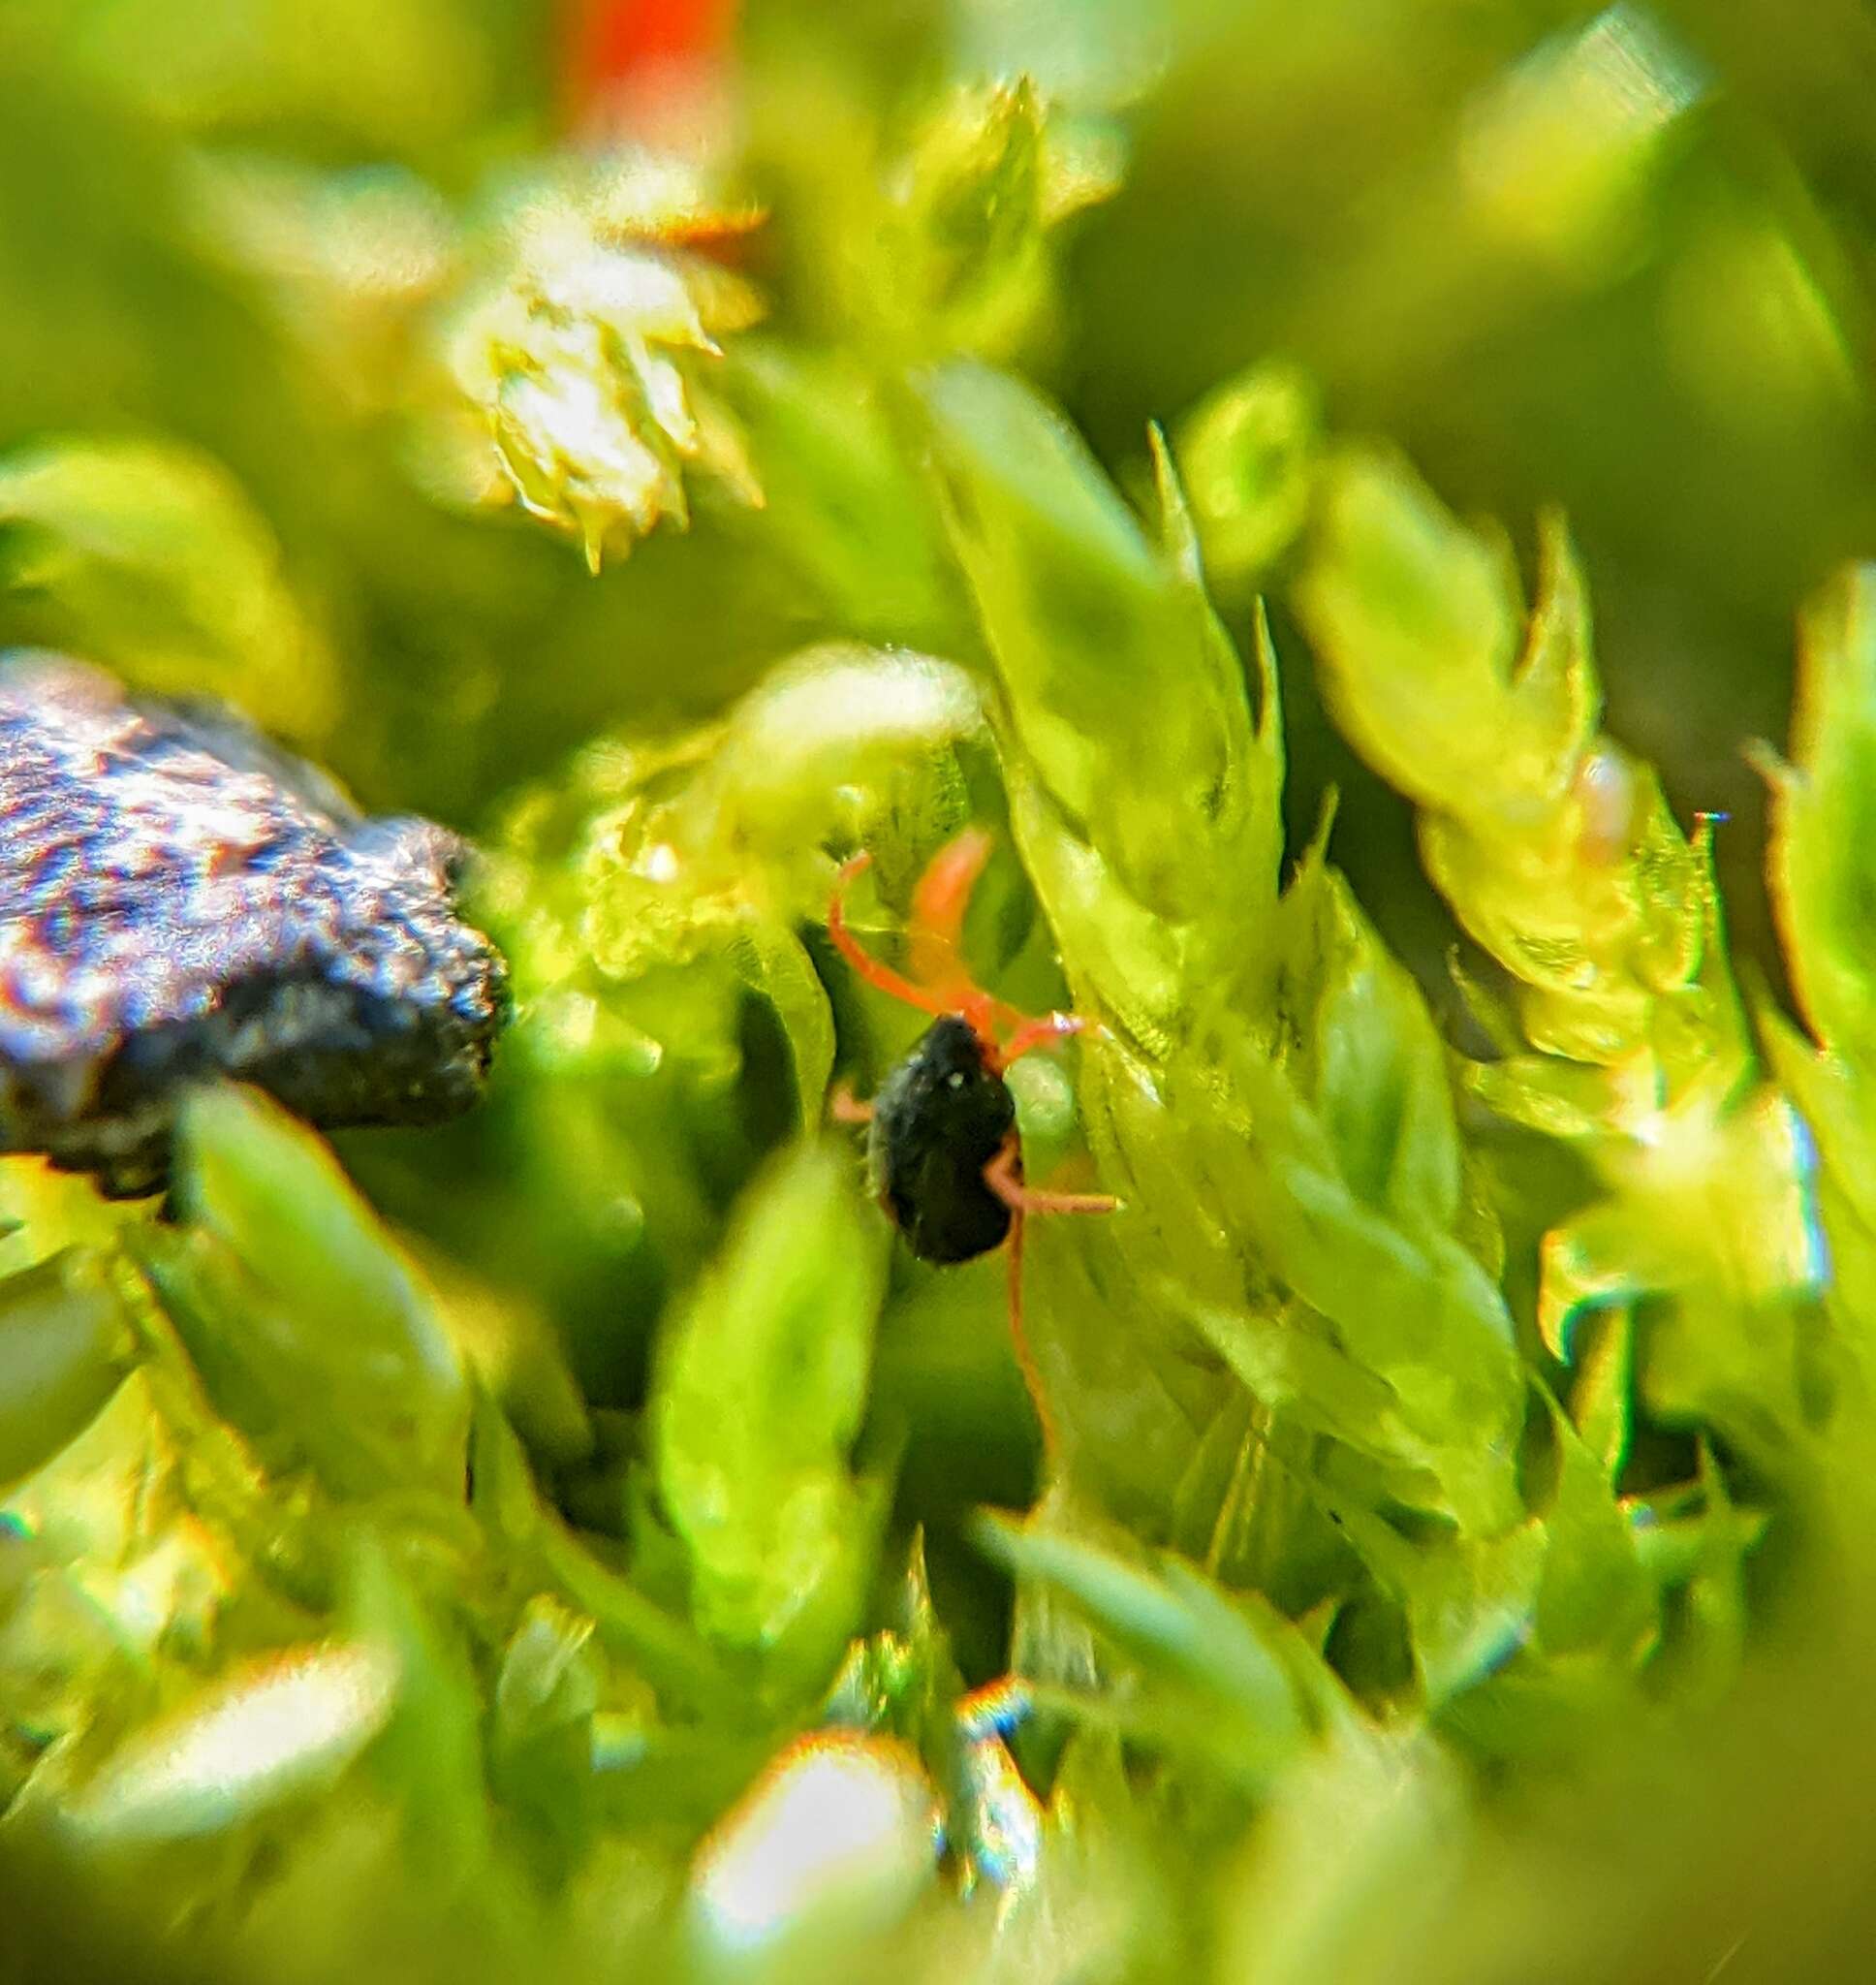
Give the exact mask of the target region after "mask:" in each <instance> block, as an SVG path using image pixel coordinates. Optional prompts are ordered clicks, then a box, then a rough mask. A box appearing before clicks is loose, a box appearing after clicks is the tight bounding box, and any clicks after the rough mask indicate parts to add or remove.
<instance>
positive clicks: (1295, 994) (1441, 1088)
mask: <svg viewBox="0 0 1876 1985" xmlns="http://www.w3.org/2000/svg"><path fill="white" fill-rule="evenodd" d="M1312 913H1313V914H1312ZM1280 917H1281V923H1282V925H1283V927H1285V928H1286V929H1288V930H1289V931H1290V932H1292V933H1293V934H1292V936H1291V939H1290V942H1289V943H1288V944H1287V945H1284V947H1283V948H1284V954H1285V959H1284V969H1285V972H1286V976H1287V977H1288V978H1289V979H1291V980H1293V981H1294V982H1296V984H1295V989H1294V990H1292V991H1290V992H1289V993H1288V996H1287V1001H1286V1003H1287V1004H1289V1005H1290V1006H1291V1007H1292V1009H1293V1010H1295V1011H1297V1017H1298V1024H1300V1025H1301V1026H1302V1027H1303V1028H1304V1029H1305V1030H1306V1032H1305V1039H1306V1046H1307V1051H1308V1062H1307V1073H1306V1076H1305V1080H1306V1081H1308V1083H1309V1085H1310V1087H1311V1088H1312V1090H1313V1101H1314V1104H1315V1108H1316V1112H1317V1114H1318V1116H1319V1117H1320V1118H1321V1119H1322V1122H1323V1126H1324V1128H1325V1129H1326V1130H1327V1132H1328V1134H1329V1139H1330V1142H1331V1143H1332V1145H1333V1147H1334V1150H1335V1157H1336V1163H1337V1166H1338V1169H1339V1170H1340V1172H1341V1174H1342V1176H1343V1178H1344V1179H1345V1180H1346V1181H1347V1182H1348V1183H1349V1185H1350V1187H1351V1188H1352V1189H1353V1190H1354V1191H1355V1193H1356V1194H1357V1195H1358V1196H1359V1197H1360V1198H1361V1199H1363V1200H1365V1201H1366V1202H1367V1203H1368V1204H1369V1205H1371V1206H1374V1207H1376V1208H1378V1209H1380V1210H1382V1211H1384V1212H1386V1213H1389V1214H1391V1216H1392V1217H1393V1218H1394V1219H1396V1220H1398V1221H1399V1222H1400V1224H1401V1225H1402V1226H1403V1227H1405V1228H1407V1229H1408V1230H1409V1231H1423V1232H1428V1233H1444V1232H1450V1231H1451V1229H1452V1227H1453V1224H1454V1217H1455V1215H1456V1213H1457V1211H1458V1204H1459V1139H1458V1131H1457V1129H1456V1127H1455V1125H1454V1119H1453V1099H1452V1092H1451V1090H1450V1088H1449V1087H1448V1083H1447V1071H1446V1053H1445V1049H1444V1047H1443V1045H1442V1043H1441V1041H1440V1038H1439V1035H1438V1033H1437V1031H1436V1030H1435V1028H1434V1025H1433V1022H1432V1017H1431V1015H1430V1014H1429V1013H1428V1012H1427V1010H1426V1003H1425V1000H1424V999H1423V996H1422V994H1421V992H1420V989H1419V988H1418V987H1417V986H1416V985H1415V983H1414V981H1413V978H1412V976H1411V975H1410V974H1409V973H1408V972H1407V971H1406V970H1405V968H1404V967H1403V966H1401V965H1400V964H1399V963H1397V962H1396V961H1394V960H1393V959H1391V958H1390V957H1389V956H1388V955H1387V953H1386V952H1384V951H1383V949H1382V947H1381V942H1380V939H1379V938H1378V937H1377V936H1376V935H1375V932H1374V929H1373V927H1372V926H1371V925H1370V924H1369V923H1368V921H1367V919H1366V918H1365V917H1364V916H1362V914H1361V912H1360V908H1359V907H1358V906H1357V904H1356V901H1355V898H1354V897H1353V895H1352V894H1351V893H1350V891H1349V889H1348V886H1347V884H1346V883H1345V882H1344V881H1343V880H1342V878H1341V877H1340V876H1339V875H1337V874H1335V873H1334V872H1333V871H1332V870H1331V869H1329V868H1328V867H1327V866H1325V865H1324V864H1322V863H1321V862H1320V860H1312V861H1309V862H1307V863H1306V864H1305V866H1304V868H1303V872H1302V874H1301V875H1300V877H1299V878H1298V881H1297V882H1296V883H1295V884H1293V885H1292V887H1291V889H1290V891H1289V893H1288V894H1287V896H1286V897H1285V898H1284V904H1283V909H1282V911H1281V913H1280ZM1279 943H1280V944H1281V943H1282V939H1281V938H1280V939H1279Z"/></svg>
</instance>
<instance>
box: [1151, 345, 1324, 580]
mask: <svg viewBox="0 0 1876 1985" xmlns="http://www.w3.org/2000/svg"><path fill="white" fill-rule="evenodd" d="M1321 425H1322V413H1321V408H1320V405H1319V402H1318V396H1317V394H1316V390H1315V387H1314V385H1313V383H1312V382H1311V381H1310V379H1309V378H1308V377H1307V375H1306V374H1304V373H1303V372H1302V371H1301V370H1300V369H1299V368H1298V367H1297V366H1296V365H1293V364H1291V363H1289V362H1286V361H1283V360H1267V361H1266V362H1264V363H1263V364H1260V365H1253V366H1252V367H1251V368H1250V369H1249V370H1248V371H1245V372H1240V373H1238V374H1237V375H1236V376H1235V377H1234V378H1231V379H1228V380H1226V381H1225V382H1224V383H1223V384H1222V385H1220V386H1216V387H1214V388H1213V389H1212V390H1211V392H1210V393H1208V394H1206V395H1205V396H1204V399H1202V400H1201V401H1200V402H1199V404H1198V405H1197V406H1195V407H1194V408H1192V410H1191V411H1190V412H1189V413H1187V414H1186V415H1184V416H1183V418H1182V419H1181V420H1180V422H1179V424H1178V426H1177V428H1176V429H1175V431H1174V434H1173V442H1174V447H1175V450H1176V453H1177V456H1178V461H1179V469H1180V473H1181V475H1182V476H1183V477H1184V480H1185V484H1186V487H1187V488H1189V489H1190V490H1191V491H1192V508H1193V511H1194V513H1195V515H1196V516H1197V518H1198V520H1199V531H1200V535H1201V537H1202V538H1203V540H1204V548H1205V558H1206V562H1207V563H1208V564H1209V565H1210V567H1211V569H1212V570H1213V572H1214V573H1216V574H1217V576H1218V578H1219V580H1220V581H1221V582H1222V583H1225V584H1227V585H1231V584H1240V583H1246V582H1250V581H1253V580H1255V578H1256V577H1257V576H1258V575H1260V574H1261V573H1263V572H1265V571H1266V570H1267V569H1268V568H1269V567H1270V566H1271V565H1273V564H1274V563H1275V562H1276V561H1277V560H1278V559H1279V558H1281V557H1282V556H1283V554H1284V553H1285V552H1286V551H1289V549H1290V547H1291V546H1292V544H1294V543H1295V541H1296V539H1297V538H1298V535H1299V534H1300V532H1301V530H1302V528H1303V525H1304V523H1305V521H1306V520H1307V519H1308V516H1309V508H1310V504H1311V501H1312V499H1313V496H1314V493H1315V471H1316V465H1317V458H1318V455H1319V452H1320V449H1321V446H1322V438H1321Z"/></svg>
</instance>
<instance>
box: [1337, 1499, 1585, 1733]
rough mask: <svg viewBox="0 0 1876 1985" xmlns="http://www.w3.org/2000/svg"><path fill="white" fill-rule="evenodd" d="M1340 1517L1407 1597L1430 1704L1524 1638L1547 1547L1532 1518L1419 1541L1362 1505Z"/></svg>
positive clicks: (1467, 1683) (1478, 1676)
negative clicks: (1485, 1532)
mask: <svg viewBox="0 0 1876 1985" xmlns="http://www.w3.org/2000/svg"><path fill="white" fill-rule="evenodd" d="M1343 1521H1344V1522H1345V1523H1346V1524H1347V1525H1348V1528H1349V1530H1350V1534H1351V1537H1352V1539H1353V1541H1354V1543H1355V1545H1356V1548H1357V1549H1358V1550H1360V1553H1361V1555H1362V1556H1363V1558H1365V1559H1366V1560H1367V1561H1368V1563H1369V1565H1370V1566H1371V1567H1374V1568H1376V1569H1377V1571H1378V1572H1380V1573H1381V1575H1382V1576H1383V1579H1384V1583H1386V1584H1388V1585H1390V1586H1391V1588H1392V1590H1393V1591H1395V1592H1396V1594H1397V1595H1398V1596H1399V1597H1400V1598H1401V1599H1402V1600H1403V1601H1404V1602H1405V1604H1406V1608H1407V1617H1408V1622H1409V1624H1410V1626H1411V1629H1412V1634H1413V1653H1414V1664H1415V1667H1416V1669H1417V1670H1418V1672H1419V1675H1420V1682H1421V1687H1422V1690H1423V1693H1424V1695H1425V1699H1426V1704H1427V1707H1428V1708H1429V1709H1438V1708H1439V1707H1440V1706H1441V1705H1442V1704H1443V1703H1445V1702H1447V1701H1448V1700H1449V1699H1450V1698H1451V1697H1453V1696H1454V1695H1457V1694H1459V1693H1460V1692H1461V1691H1462V1690H1464V1689H1467V1688H1469V1687H1471V1686H1473V1685H1474V1684H1475V1683H1477V1682H1479V1681H1481V1680H1482V1679H1483V1678H1484V1677H1485V1676H1487V1675H1489V1674H1491V1673H1492V1672H1493V1670H1495V1669H1496V1668H1497V1667H1498V1666H1499V1665H1500V1664H1501V1663H1503V1662H1505V1661H1507V1660H1509V1659H1510V1658H1511V1657H1512V1655H1513V1654H1515V1653H1516V1651H1517V1650H1518V1649H1519V1648H1520V1647H1522V1646H1524V1645H1525V1643H1526V1642H1527V1641H1528V1640H1529V1638H1530V1636H1531V1633H1532V1630H1533V1625H1534V1616H1535V1613H1536V1608H1537V1597H1538V1592H1539V1590H1540V1588H1541V1584H1542V1580H1543V1577H1544V1560H1545V1551H1546V1538H1545V1532H1544V1526H1543V1524H1542V1523H1541V1522H1539V1521H1538V1520H1537V1519H1536V1518H1532V1519H1530V1520H1529V1521H1527V1522H1524V1523H1521V1524H1519V1525H1517V1526H1516V1528H1512V1529H1508V1530H1506V1531H1504V1532H1502V1533H1501V1534H1500V1535H1498V1536H1495V1537H1487V1538H1478V1539H1469V1538H1457V1539H1452V1540H1447V1541H1441V1542H1437V1543H1435V1544H1433V1545H1431V1546H1430V1547H1427V1548H1419V1549H1416V1548H1412V1547H1409V1546H1407V1544H1406V1541H1405V1539H1403V1538H1401V1537H1400V1536H1399V1535H1398V1534H1397V1533H1396V1532H1395V1531H1394V1530H1393V1529H1392V1528H1391V1526H1389V1525H1387V1524H1386V1523H1384V1522H1383V1521H1382V1519H1381V1518H1379V1517H1377V1516H1374V1515H1371V1514H1370V1513H1369V1512H1367V1511H1365V1510H1354V1509H1345V1510H1344V1511H1343ZM1385 1566H1391V1572H1384V1571H1382V1567H1385Z"/></svg>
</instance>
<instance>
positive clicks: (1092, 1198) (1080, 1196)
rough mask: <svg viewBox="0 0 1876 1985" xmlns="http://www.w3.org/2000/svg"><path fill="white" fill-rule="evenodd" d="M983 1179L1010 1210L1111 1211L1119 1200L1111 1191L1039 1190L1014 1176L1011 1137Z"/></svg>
mask: <svg viewBox="0 0 1876 1985" xmlns="http://www.w3.org/2000/svg"><path fill="white" fill-rule="evenodd" d="M984 1182H985V1184H986V1185H987V1186H988V1187H989V1188H990V1190H991V1191H992V1192H994V1193H995V1194H996V1196H997V1197H998V1198H999V1199H1000V1200H1002V1202H1003V1203H1004V1205H1005V1206H1007V1207H1008V1208H1009V1209H1010V1211H1011V1212H1012V1213H1017V1214H1021V1213H1118V1212H1119V1211H1120V1202H1119V1200H1117V1199H1116V1198H1115V1197H1114V1196H1113V1194H1112V1193H1111V1192H1039V1191H1037V1190H1036V1189H1035V1188H1034V1187H1033V1186H1029V1185H1025V1184H1024V1183H1023V1182H1022V1181H1021V1180H1020V1179H1019V1178H1018V1177H1017V1176H1016V1142H1015V1140H1014V1139H1013V1140H1012V1141H1011V1142H1010V1143H1009V1144H1006V1145H1005V1146H1004V1147H1003V1149H1002V1150H1000V1151H998V1152H997V1154H996V1156H995V1157H993V1158H992V1159H991V1160H990V1162H989V1163H988V1164H987V1165H985V1168H984Z"/></svg>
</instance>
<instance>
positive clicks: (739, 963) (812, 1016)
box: [730, 922, 834, 1134]
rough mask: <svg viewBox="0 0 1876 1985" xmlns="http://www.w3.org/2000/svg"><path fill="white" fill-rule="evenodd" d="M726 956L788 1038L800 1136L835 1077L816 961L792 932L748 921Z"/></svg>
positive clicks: (828, 1011)
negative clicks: (765, 1004) (768, 1006)
mask: <svg viewBox="0 0 1876 1985" xmlns="http://www.w3.org/2000/svg"><path fill="white" fill-rule="evenodd" d="M730 957H731V959H732V961H733V962H734V963H735V967H736V971H737V973H738V975H739V976H740V977H741V979H742V981H743V983H744V985H746V986H747V987H748V988H749V990H750V991H751V992H757V993H760V994H761V995H762V997H763V998H765V999H766V1000H767V1001H768V1003H769V1005H770V1006H772V1007H773V1008H774V1009H775V1018H776V1019H777V1020H778V1021H780V1022H781V1024H782V1031H783V1033H784V1034H786V1035H787V1036H788V1045H789V1053H790V1056H792V1058H793V1060H794V1064H795V1102H796V1108H797V1110H798V1111H799V1113H800V1121H801V1129H802V1132H803V1133H804V1134H806V1133H810V1132H812V1131H813V1129H814V1127H815V1126H816V1125H817V1124H818V1123H819V1122H820V1120H821V1117H822V1114H823V1111H824V1109H825V1108H826V1102H827V1094H828V1079H829V1076H830V1075H831V1074H832V1073H833V1053H834V1040H833V1009H832V1008H831V1007H830V1006H829V1003H828V991H827V988H826V987H825V986H824V985H823V984H822V982H821V977H820V974H819V973H818V972H816V971H815V969H814V961H813V960H812V959H810V958H809V957H808V954H807V949H806V947H805V946H804V945H803V944H802V942H801V940H800V939H799V938H798V937H797V936H796V934H795V933H794V931H792V930H784V929H780V928H779V927H778V926H776V925H772V924H759V923H754V922H752V923H751V924H749V925H748V926H747V927H746V928H745V929H742V930H741V931H739V932H738V933H737V935H736V937H735V941H734V942H733V943H732V945H731V947H730Z"/></svg>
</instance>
